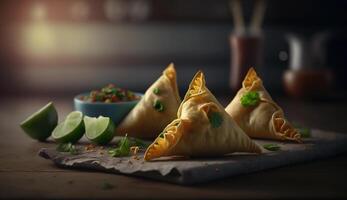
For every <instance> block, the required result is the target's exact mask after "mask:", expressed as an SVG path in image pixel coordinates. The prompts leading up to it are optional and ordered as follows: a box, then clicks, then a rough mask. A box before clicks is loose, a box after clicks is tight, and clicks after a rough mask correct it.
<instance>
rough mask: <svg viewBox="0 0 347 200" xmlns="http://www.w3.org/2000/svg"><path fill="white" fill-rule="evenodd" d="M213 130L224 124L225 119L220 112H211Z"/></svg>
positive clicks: (209, 116)
mask: <svg viewBox="0 0 347 200" xmlns="http://www.w3.org/2000/svg"><path fill="white" fill-rule="evenodd" d="M208 119H209V120H210V123H211V126H212V128H218V127H220V126H221V125H222V123H223V117H222V115H221V113H219V112H210V113H209V115H208Z"/></svg>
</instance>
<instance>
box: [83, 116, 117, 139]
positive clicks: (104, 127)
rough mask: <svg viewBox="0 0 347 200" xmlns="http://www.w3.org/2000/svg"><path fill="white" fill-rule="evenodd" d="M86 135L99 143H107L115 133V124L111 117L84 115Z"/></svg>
mask: <svg viewBox="0 0 347 200" xmlns="http://www.w3.org/2000/svg"><path fill="white" fill-rule="evenodd" d="M84 126H85V127H86V137H87V138H88V139H89V140H91V141H92V142H94V143H97V144H107V143H108V142H110V141H111V140H112V139H113V137H114V135H115V126H114V124H113V122H112V120H111V119H110V118H109V117H103V116H99V117H98V118H96V117H88V116H85V117H84Z"/></svg>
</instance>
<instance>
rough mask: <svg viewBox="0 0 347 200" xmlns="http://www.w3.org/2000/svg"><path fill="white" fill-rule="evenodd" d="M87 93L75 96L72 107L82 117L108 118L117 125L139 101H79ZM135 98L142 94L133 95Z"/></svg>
mask: <svg viewBox="0 0 347 200" xmlns="http://www.w3.org/2000/svg"><path fill="white" fill-rule="evenodd" d="M88 95H89V93H83V94H79V95H77V96H75V98H74V105H75V110H77V111H81V112H82V113H83V114H84V115H87V116H89V117H98V116H100V115H102V116H104V117H110V118H111V119H112V121H113V122H114V123H115V124H116V125H118V124H119V123H120V122H121V121H122V120H123V118H124V117H125V116H126V115H127V114H128V113H129V112H130V111H131V109H133V108H134V107H135V105H136V104H137V103H138V102H139V101H140V100H135V101H123V102H117V103H103V102H88V101H83V100H81V97H82V96H88ZM135 95H137V96H141V97H142V96H143V94H140V93H135Z"/></svg>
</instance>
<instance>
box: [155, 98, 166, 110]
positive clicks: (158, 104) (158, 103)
mask: <svg viewBox="0 0 347 200" xmlns="http://www.w3.org/2000/svg"><path fill="white" fill-rule="evenodd" d="M153 108H154V109H156V110H157V111H158V112H163V111H164V105H163V103H162V102H161V101H159V100H156V101H155V102H154V104H153Z"/></svg>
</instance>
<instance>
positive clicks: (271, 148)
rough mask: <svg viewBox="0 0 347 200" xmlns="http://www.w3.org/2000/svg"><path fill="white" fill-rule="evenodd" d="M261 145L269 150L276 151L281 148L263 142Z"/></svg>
mask: <svg viewBox="0 0 347 200" xmlns="http://www.w3.org/2000/svg"><path fill="white" fill-rule="evenodd" d="M263 147H264V148H265V149H267V150H269V151H278V150H280V149H281V147H280V146H279V145H277V144H264V145H263Z"/></svg>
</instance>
